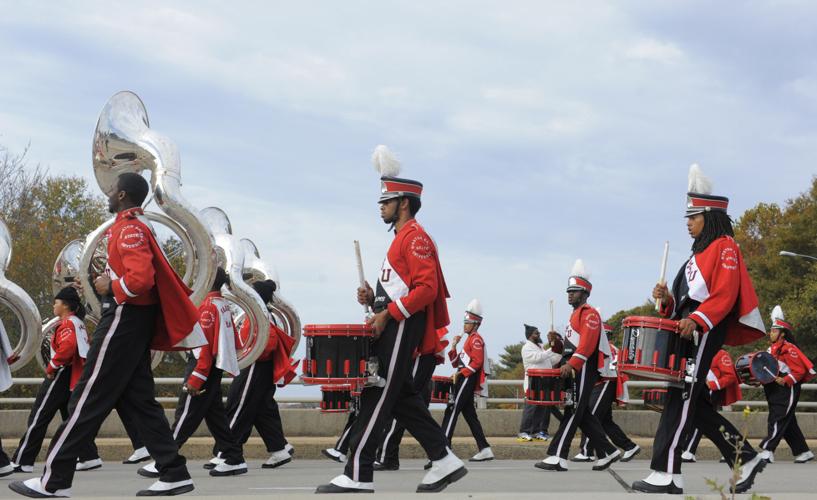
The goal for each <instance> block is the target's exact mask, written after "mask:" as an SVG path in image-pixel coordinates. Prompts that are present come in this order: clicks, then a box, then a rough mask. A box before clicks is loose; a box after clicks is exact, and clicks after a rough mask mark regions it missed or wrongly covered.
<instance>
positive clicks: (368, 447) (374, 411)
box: [344, 313, 448, 483]
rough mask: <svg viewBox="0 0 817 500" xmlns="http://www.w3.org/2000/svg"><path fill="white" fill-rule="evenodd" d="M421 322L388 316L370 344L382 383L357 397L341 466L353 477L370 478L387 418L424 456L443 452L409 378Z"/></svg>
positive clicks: (417, 317) (440, 437) (433, 457)
mask: <svg viewBox="0 0 817 500" xmlns="http://www.w3.org/2000/svg"><path fill="white" fill-rule="evenodd" d="M425 326H426V318H425V314H424V313H416V314H414V315H413V316H411V317H410V318H408V319H406V320H404V321H401V322H399V323H398V322H396V321H394V320H390V321H389V322H388V324H387V325H386V328H385V330H384V331H383V333H382V334H381V335H380V338H379V339H378V340H377V341H376V342H374V343H373V344H372V351H373V355H375V356H377V358H378V360H379V363H380V376H381V377H383V378H384V379H385V380H386V386H385V387H364V388H363V391H362V393H361V395H360V414H359V415H358V418H357V419H356V420H355V423H354V424H353V425H352V429H351V431H350V433H351V436H350V439H351V444H350V451H349V459H348V461H347V462H346V468H345V470H344V474H346V475H347V476H348V477H349V478H351V479H352V480H353V481H360V482H364V483H369V482H372V475H373V469H372V467H373V465H374V460H375V457H376V452H377V445H378V444H379V442H380V438H381V433H382V430H383V428H384V427H385V426H386V422H388V421H389V419H390V418H391V417H395V418H397V420H398V421H400V423H401V424H403V425H404V426H405V427H406V429H408V431H409V432H410V433H411V435H412V436H414V437H415V439H417V441H419V442H420V445H421V446H422V447H423V449H424V450H425V452H426V455H428V457H429V459H431V460H440V459H442V458H443V457H445V456H446V455H447V454H448V450H447V449H446V440H445V436H444V435H443V432H442V430H441V429H440V426H439V425H437V422H435V421H434V419H433V418H432V417H431V413H429V411H428V406H426V404H425V402H424V401H423V398H422V396H420V393H419V392H417V390H416V389H415V388H414V384H413V382H412V379H411V365H412V361H413V360H412V353H413V352H414V351H415V350H416V349H417V346H419V345H420V341H421V340H422V338H423V335H424V333H425Z"/></svg>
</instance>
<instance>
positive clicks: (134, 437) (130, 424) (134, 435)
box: [116, 404, 145, 450]
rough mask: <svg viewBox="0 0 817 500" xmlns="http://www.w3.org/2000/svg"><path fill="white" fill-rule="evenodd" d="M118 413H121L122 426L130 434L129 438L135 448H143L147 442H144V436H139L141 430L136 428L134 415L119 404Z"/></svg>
mask: <svg viewBox="0 0 817 500" xmlns="http://www.w3.org/2000/svg"><path fill="white" fill-rule="evenodd" d="M116 414H117V415H119V420H121V421H122V427H124V428H125V432H126V433H127V434H128V439H130V443H131V446H133V449H134V450H138V449H139V448H143V447H144V446H145V443H143V442H142V438H140V437H139V431H137V430H136V422H134V421H133V417H131V416H130V415H129V414H128V412H127V410H126V409H124V408H123V407H122V406H121V405H119V404H117V405H116Z"/></svg>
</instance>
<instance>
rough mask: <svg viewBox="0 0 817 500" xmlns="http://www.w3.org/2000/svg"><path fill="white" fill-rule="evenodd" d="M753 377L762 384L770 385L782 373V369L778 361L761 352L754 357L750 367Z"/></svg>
mask: <svg viewBox="0 0 817 500" xmlns="http://www.w3.org/2000/svg"><path fill="white" fill-rule="evenodd" d="M749 366H750V369H751V372H752V376H754V378H755V380H757V381H758V382H760V383H761V384H768V383H771V382H774V379H775V378H776V377H777V374H778V373H780V367H779V366H778V364H777V360H776V359H775V358H774V356H772V355H771V354H769V353H768V352H765V351H761V352H758V353H755V355H754V356H752V360H751V364H750V365H749Z"/></svg>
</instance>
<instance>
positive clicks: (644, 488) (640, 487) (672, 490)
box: [631, 480, 684, 495]
mask: <svg viewBox="0 0 817 500" xmlns="http://www.w3.org/2000/svg"><path fill="white" fill-rule="evenodd" d="M631 487H632V489H633V490H635V491H640V492H641V493H669V494H670V495H683V494H684V489H683V488H679V487H677V486H675V483H673V482H670V483H669V484H668V485H666V486H656V485H654V484H650V483H648V482H647V481H643V480H641V481H636V482H634V483H633V485H632V486H631Z"/></svg>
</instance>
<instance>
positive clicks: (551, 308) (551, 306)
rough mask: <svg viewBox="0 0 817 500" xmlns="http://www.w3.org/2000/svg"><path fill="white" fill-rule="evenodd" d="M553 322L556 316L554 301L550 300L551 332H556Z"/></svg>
mask: <svg viewBox="0 0 817 500" xmlns="http://www.w3.org/2000/svg"><path fill="white" fill-rule="evenodd" d="M553 321H554V314H553V299H550V331H551V332H553V331H555V330H554V329H553Z"/></svg>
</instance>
